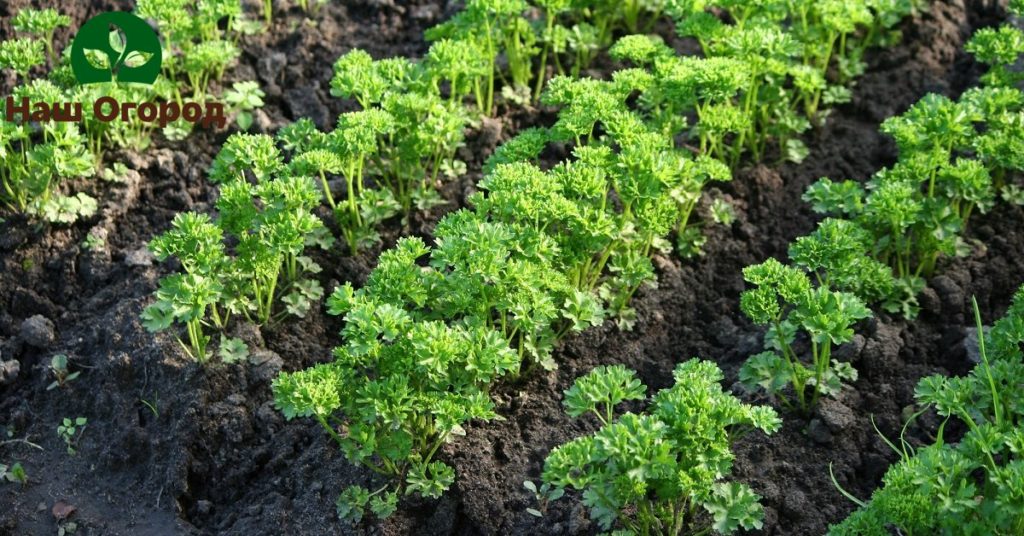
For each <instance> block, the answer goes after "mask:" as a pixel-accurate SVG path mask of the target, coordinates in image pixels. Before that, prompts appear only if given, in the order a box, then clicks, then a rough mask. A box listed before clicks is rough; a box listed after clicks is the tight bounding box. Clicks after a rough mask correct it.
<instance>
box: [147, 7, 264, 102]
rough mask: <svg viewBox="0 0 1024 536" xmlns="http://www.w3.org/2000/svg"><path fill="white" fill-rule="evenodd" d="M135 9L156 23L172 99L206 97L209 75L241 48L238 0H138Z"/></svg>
mask: <svg viewBox="0 0 1024 536" xmlns="http://www.w3.org/2000/svg"><path fill="white" fill-rule="evenodd" d="M268 4H269V2H268ZM135 13H136V14H137V15H138V16H140V17H142V18H144V19H149V20H152V21H154V22H155V23H156V25H157V27H159V28H160V40H161V45H162V48H163V54H162V58H163V59H162V68H163V74H164V75H165V78H166V79H167V80H169V81H173V84H174V87H173V91H174V100H175V101H176V102H178V103H181V102H182V98H183V95H184V94H185V93H186V92H191V96H192V99H194V100H196V101H198V102H206V101H207V98H208V88H209V85H210V82H211V80H215V79H220V78H221V77H222V76H223V74H224V72H225V70H226V69H227V68H228V67H229V66H230V65H232V64H233V63H234V62H235V61H236V60H237V58H238V56H239V54H240V51H239V49H238V46H237V44H236V42H237V38H238V35H239V34H240V33H241V32H240V29H242V28H244V26H245V22H246V21H245V19H244V17H243V16H242V4H241V2H240V1H239V0H214V1H199V0H139V1H138V2H137V3H136V7H135ZM186 80H187V81H188V84H187V86H186V87H181V86H180V85H179V83H180V82H182V81H186Z"/></svg>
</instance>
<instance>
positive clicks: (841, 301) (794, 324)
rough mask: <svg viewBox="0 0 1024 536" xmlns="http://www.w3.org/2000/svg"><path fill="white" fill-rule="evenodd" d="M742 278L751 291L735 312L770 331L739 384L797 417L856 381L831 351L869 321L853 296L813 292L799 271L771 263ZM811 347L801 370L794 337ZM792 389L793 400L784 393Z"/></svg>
mask: <svg viewBox="0 0 1024 536" xmlns="http://www.w3.org/2000/svg"><path fill="white" fill-rule="evenodd" d="M743 278H744V279H745V280H746V281H747V282H748V283H751V284H753V285H755V288H753V289H748V290H746V291H744V292H743V294H742V295H741V296H740V309H742V310H743V313H744V314H746V315H747V316H748V317H749V318H750V319H751V320H752V321H753V322H754V323H755V324H758V325H766V326H769V329H768V332H767V333H766V334H765V347H766V348H767V349H768V350H767V351H765V352H762V353H760V354H757V355H755V356H752V357H751V358H749V359H748V360H747V361H746V362H745V363H744V364H743V367H742V368H741V369H740V381H741V382H743V383H744V384H745V385H747V386H748V387H751V388H753V387H760V388H762V389H764V390H765V391H767V392H768V393H769V394H771V395H773V396H777V397H779V399H780V401H781V402H782V403H783V405H784V406H786V407H787V408H791V409H796V410H799V411H802V412H805V413H806V412H808V411H810V409H811V408H813V407H814V406H815V405H816V404H817V402H818V399H819V398H820V397H821V396H822V395H824V396H834V395H836V394H838V393H839V391H840V389H841V388H842V383H843V382H844V381H853V380H856V379H857V371H856V370H854V369H853V367H851V366H850V364H849V363H843V362H840V361H838V360H835V359H833V358H832V348H833V346H838V345H840V344H843V343H845V342H849V341H850V340H851V339H852V338H853V325H854V324H855V323H856V322H857V321H859V320H861V319H864V318H867V317H869V316H871V311H870V310H868V308H867V307H866V306H865V305H864V302H863V301H861V299H860V298H858V297H857V296H856V295H854V294H851V293H848V292H839V291H835V290H832V289H831V288H830V287H828V286H826V285H821V286H817V287H815V286H814V285H812V284H811V281H810V278H808V277H807V274H806V273H804V272H803V271H802V270H799V269H797V268H793V267H790V266H785V265H783V264H782V263H780V262H779V261H777V260H775V259H768V260H767V261H765V262H763V263H761V264H757V265H753V266H748V267H746V268H744V269H743ZM798 335H802V336H803V337H804V338H806V340H805V341H802V342H804V343H805V344H809V345H810V352H809V361H810V364H809V365H806V364H804V362H803V361H802V360H801V359H800V354H799V353H798V351H797V348H798V347H797V346H796V344H795V343H796V342H797V337H798ZM787 387H792V389H793V395H792V398H790V396H788V395H787V394H785V389H786V388H787Z"/></svg>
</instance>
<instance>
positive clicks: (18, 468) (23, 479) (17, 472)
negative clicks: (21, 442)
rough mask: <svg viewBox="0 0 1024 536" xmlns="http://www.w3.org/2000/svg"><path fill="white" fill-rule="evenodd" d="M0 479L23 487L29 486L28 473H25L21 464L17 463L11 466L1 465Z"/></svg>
mask: <svg viewBox="0 0 1024 536" xmlns="http://www.w3.org/2000/svg"><path fill="white" fill-rule="evenodd" d="M0 478H3V479H4V480H6V481H8V482H14V483H17V484H21V485H22V486H24V485H25V484H28V473H26V472H25V468H24V467H22V465H21V462H15V463H14V464H12V465H10V466H7V465H4V464H2V463H0Z"/></svg>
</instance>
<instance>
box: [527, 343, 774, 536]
mask: <svg viewBox="0 0 1024 536" xmlns="http://www.w3.org/2000/svg"><path fill="white" fill-rule="evenodd" d="M673 379H674V380H675V384H674V385H673V386H672V387H669V388H666V389H663V390H661V391H659V392H657V393H656V394H655V395H654V396H653V397H651V398H650V400H649V404H650V405H649V408H648V409H647V410H646V411H644V412H642V413H639V414H637V413H632V412H626V413H621V414H618V415H615V414H614V413H613V408H615V406H617V405H618V404H619V403H620V402H622V401H624V400H645V399H646V389H647V388H646V387H645V386H644V385H643V384H641V383H640V381H639V380H638V379H637V378H636V373H635V372H633V371H631V370H628V369H626V368H625V367H623V366H621V365H613V366H607V367H598V368H596V369H594V370H592V371H591V372H590V373H588V374H587V375H585V376H583V377H580V378H578V379H577V380H576V382H575V383H574V384H573V386H572V387H571V388H570V389H569V390H567V391H566V392H565V400H564V401H563V403H564V405H565V407H566V411H567V412H568V413H569V415H570V416H573V417H578V416H580V415H583V414H584V413H591V412H592V413H594V414H595V415H596V416H597V417H598V419H599V420H600V422H601V428H600V429H599V430H598V431H597V432H596V433H594V434H593V435H588V436H583V437H580V438H577V439H574V440H573V441H570V442H569V443H566V444H564V445H561V446H559V447H556V448H555V449H554V450H553V451H552V452H551V453H550V454H549V455H548V457H547V459H546V460H545V461H544V473H543V479H544V482H545V483H548V484H551V485H552V486H555V488H556V489H565V488H572V489H576V490H580V491H582V494H583V504H584V505H585V506H587V507H588V508H589V509H590V515H591V518H593V519H594V520H595V521H596V522H597V523H598V524H599V525H600V527H601V528H602V529H603V530H610V529H612V528H613V527H614V526H616V525H618V526H620V527H622V528H624V529H626V530H627V531H628V533H631V534H662V535H673V536H674V535H678V534H700V533H702V531H709V530H714V531H716V532H718V533H721V534H730V533H733V532H735V531H736V530H739V529H740V528H743V529H746V530H752V529H758V528H761V518H762V515H763V511H762V508H761V505H760V504H759V503H758V499H759V497H758V496H757V495H756V494H755V493H754V492H753V491H752V490H751V489H750V488H749V487H748V486H746V485H745V484H741V483H739V482H729V481H725V480H724V479H725V478H726V477H727V476H728V475H729V473H730V472H731V470H732V461H733V454H732V451H731V446H732V443H733V441H735V440H736V439H737V438H738V437H739V436H740V435H742V434H744V433H746V432H748V431H750V430H752V429H754V428H757V429H760V430H762V431H764V432H765V433H769V434H770V433H773V432H775V431H776V430H778V429H779V427H780V426H781V421H780V420H779V418H778V416H777V415H776V413H775V412H774V411H773V410H772V409H771V408H768V407H757V406H749V405H746V404H743V403H741V402H740V401H739V399H737V398H736V397H734V396H732V395H731V394H729V393H727V392H724V391H722V388H721V385H720V384H719V382H720V381H721V380H722V372H721V371H720V370H719V369H718V367H717V366H715V365H714V364H713V363H711V362H707V361H700V360H697V359H691V360H688V361H686V362H683V363H680V364H679V365H677V366H676V369H675V371H674V372H673Z"/></svg>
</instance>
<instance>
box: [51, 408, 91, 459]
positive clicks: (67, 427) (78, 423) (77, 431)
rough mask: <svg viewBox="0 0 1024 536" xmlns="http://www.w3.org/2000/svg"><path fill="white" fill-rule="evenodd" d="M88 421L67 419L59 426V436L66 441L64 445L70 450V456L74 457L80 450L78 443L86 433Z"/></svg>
mask: <svg viewBox="0 0 1024 536" xmlns="http://www.w3.org/2000/svg"><path fill="white" fill-rule="evenodd" d="M88 422H89V421H88V419H86V418H85V417H75V418H74V419H72V418H70V417H65V418H64V420H62V421H61V423H60V424H59V425H57V435H58V436H60V438H61V439H62V440H63V441H64V444H65V445H66V446H67V448H68V454H70V455H72V456H74V455H75V452H77V450H78V443H79V441H81V439H82V434H84V433H85V426H86V424H88Z"/></svg>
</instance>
